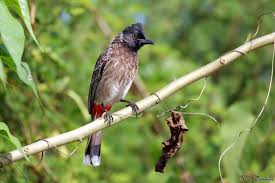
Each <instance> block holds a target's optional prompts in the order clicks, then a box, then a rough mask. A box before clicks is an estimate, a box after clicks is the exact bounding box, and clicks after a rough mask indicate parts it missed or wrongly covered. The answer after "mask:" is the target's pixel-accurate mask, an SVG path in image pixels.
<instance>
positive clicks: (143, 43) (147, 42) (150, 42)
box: [141, 39, 154, 45]
mask: <svg viewBox="0 0 275 183" xmlns="http://www.w3.org/2000/svg"><path fill="white" fill-rule="evenodd" d="M145 44H154V42H153V41H152V40H150V39H142V40H141V45H145Z"/></svg>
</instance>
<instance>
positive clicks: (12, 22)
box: [0, 1, 39, 98]
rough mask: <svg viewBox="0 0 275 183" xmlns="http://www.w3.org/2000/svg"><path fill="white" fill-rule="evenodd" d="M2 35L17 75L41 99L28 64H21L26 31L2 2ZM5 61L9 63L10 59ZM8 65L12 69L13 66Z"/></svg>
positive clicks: (0, 18)
mask: <svg viewBox="0 0 275 183" xmlns="http://www.w3.org/2000/svg"><path fill="white" fill-rule="evenodd" d="M0 33H1V38H2V40H3V43H4V45H5V47H6V48H7V50H8V52H9V54H10V56H11V58H12V60H13V62H14V63H15V65H16V71H17V75H18V76H19V78H20V79H21V80H22V81H23V82H24V83H25V84H27V85H29V86H30V87H31V88H32V90H33V92H34V94H35V96H36V97H37V98H39V97H38V92H37V89H36V86H35V83H34V81H33V79H32V76H31V71H30V69H29V66H28V64H27V63H24V62H21V58H22V54H23V51H24V41H25V35H24V30H23V28H22V26H21V24H20V23H19V22H18V21H17V20H16V19H15V18H14V17H12V15H11V14H10V12H9V10H8V8H7V7H6V5H5V4H4V2H3V1H0ZM2 59H3V57H2ZM3 60H5V61H6V62H8V61H9V59H8V58H7V59H3ZM8 65H9V66H10V67H12V65H11V64H8Z"/></svg>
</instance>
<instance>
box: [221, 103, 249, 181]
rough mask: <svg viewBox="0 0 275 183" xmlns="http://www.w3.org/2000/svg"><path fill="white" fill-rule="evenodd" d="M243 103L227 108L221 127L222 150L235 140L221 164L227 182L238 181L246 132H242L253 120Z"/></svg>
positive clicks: (247, 107)
mask: <svg viewBox="0 0 275 183" xmlns="http://www.w3.org/2000/svg"><path fill="white" fill-rule="evenodd" d="M248 109H249V106H248V105H247V104H245V103H238V104H235V105H233V106H232V107H230V108H229V110H228V112H227V114H226V115H225V121H224V123H223V125H222V127H221V136H222V138H223V140H222V142H223V148H222V149H223V150H224V149H226V148H227V147H228V146H229V145H230V144H232V143H233V142H235V144H234V146H233V147H232V148H230V149H229V151H228V152H227V153H226V154H225V155H224V160H223V165H224V168H225V172H226V177H227V179H228V180H229V182H238V180H239V176H240V171H239V166H240V161H241V155H242V151H243V148H244V146H245V142H246V138H247V135H248V133H247V132H243V133H241V134H240V132H242V131H243V130H244V129H249V128H250V126H251V124H252V122H253V115H252V114H251V112H250V111H249V110H248Z"/></svg>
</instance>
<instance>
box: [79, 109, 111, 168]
mask: <svg viewBox="0 0 275 183" xmlns="http://www.w3.org/2000/svg"><path fill="white" fill-rule="evenodd" d="M111 107H112V106H109V105H108V106H103V105H97V104H94V105H93V108H92V110H91V111H90V113H91V115H92V119H93V120H94V119H96V118H99V117H101V116H102V114H103V113H104V112H105V111H110V110H111ZM101 139H102V131H97V132H95V133H93V134H91V135H90V136H89V138H88V142H87V145H86V149H85V154H84V157H83V164H85V165H93V166H94V167H96V166H99V165H100V163H101V155H100V151H101Z"/></svg>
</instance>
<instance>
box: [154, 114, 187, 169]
mask: <svg viewBox="0 0 275 183" xmlns="http://www.w3.org/2000/svg"><path fill="white" fill-rule="evenodd" d="M166 121H167V125H168V126H169V128H170V133H171V136H170V138H169V139H168V140H167V141H165V142H162V144H163V148H162V154H161V156H160V158H159V160H158V162H157V163H156V167H155V171H156V172H161V173H163V170H164V168H165V166H166V163H167V162H168V160H169V158H171V157H173V156H174V155H175V153H176V152H177V151H178V150H179V149H180V148H181V146H182V142H183V137H184V134H185V132H186V131H188V129H187V126H186V125H185V121H184V119H183V116H182V114H181V113H180V112H176V111H172V112H171V117H169V118H167V119H166Z"/></svg>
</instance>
